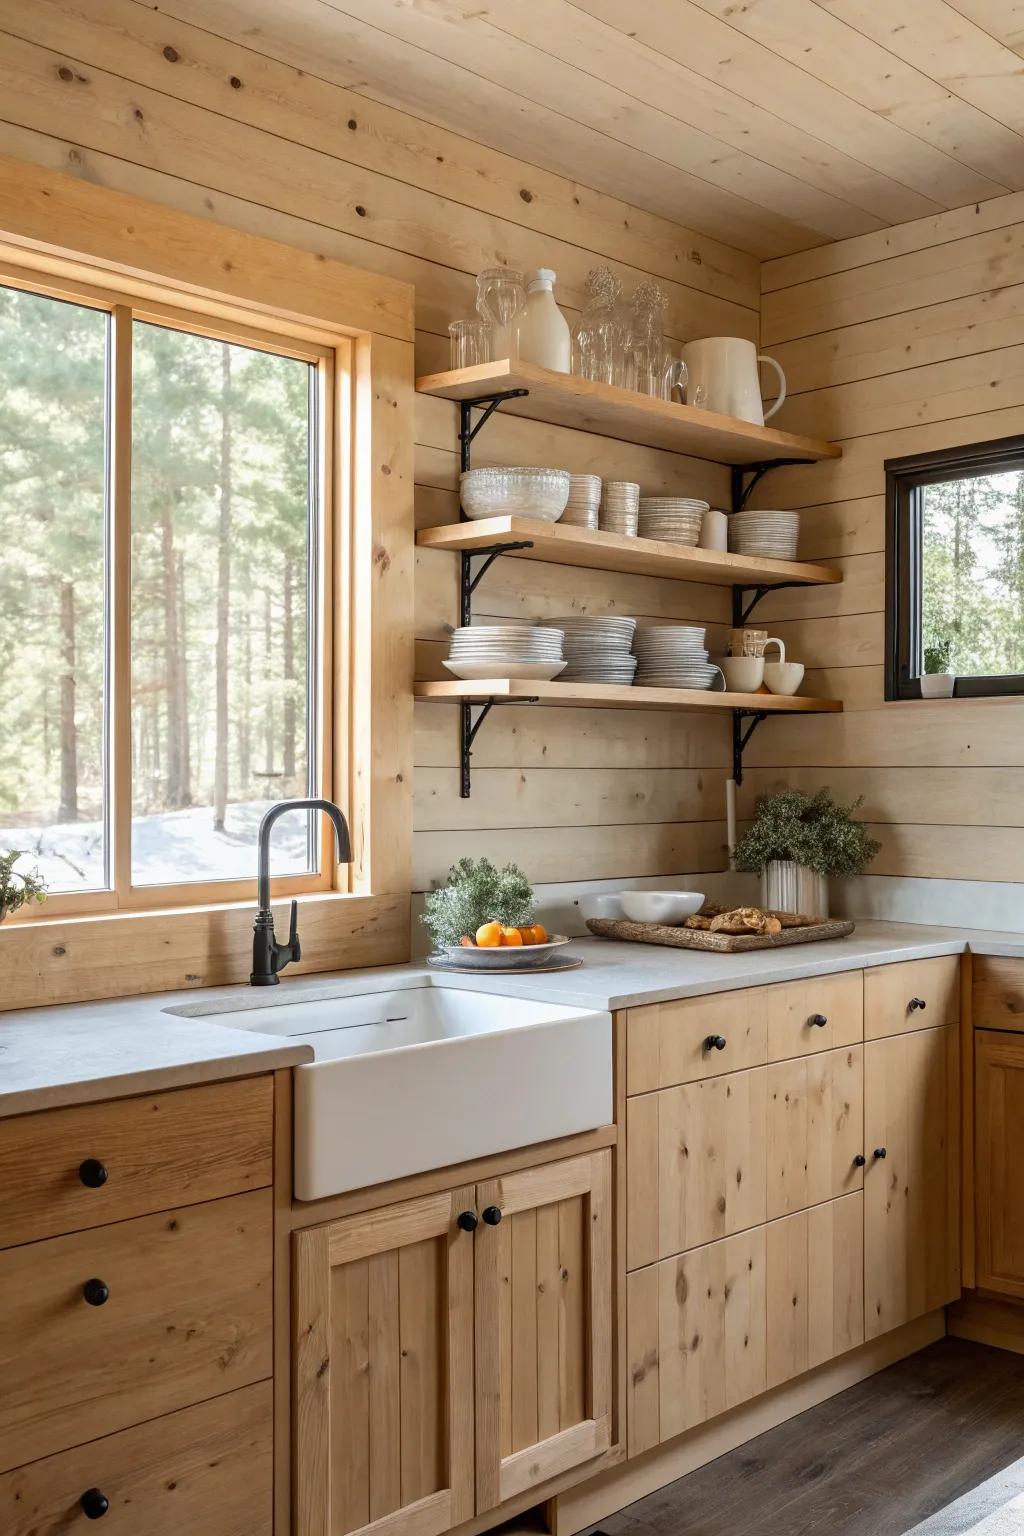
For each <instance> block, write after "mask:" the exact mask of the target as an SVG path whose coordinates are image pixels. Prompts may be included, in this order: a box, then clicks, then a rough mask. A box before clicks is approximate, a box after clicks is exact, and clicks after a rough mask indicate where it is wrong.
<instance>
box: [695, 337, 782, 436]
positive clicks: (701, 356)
mask: <svg viewBox="0 0 1024 1536" xmlns="http://www.w3.org/2000/svg"><path fill="white" fill-rule="evenodd" d="M683 361H684V362H685V363H686V369H687V374H688V379H689V382H688V384H687V388H686V399H687V403H688V404H690V405H693V404H697V403H699V404H700V405H702V406H703V407H704V409H705V410H708V411H716V412H717V413H718V414H719V415H720V416H735V417H737V418H738V420H740V421H749V422H753V424H754V426H756V427H763V426H764V424H765V422H766V421H768V420H769V419H770V418H771V417H772V416H774V415H775V412H776V411H777V410H778V409H779V406H780V405H781V404H782V402H783V401H784V400H785V398H786V375H785V374H784V373H783V371H782V369H781V367H780V366H779V364H778V363H777V362H776V361H775V359H774V357H765V356H763V355H761V354H759V353H758V350H757V347H756V346H755V344H754V343H753V342H752V341H745V340H744V338H743V337H742V336H706V337H705V338H704V340H703V341H688V342H687V344H686V346H685V347H684V348H683ZM758 363H768V364H769V365H770V366H771V367H772V368H774V369H775V372H776V373H777V374H778V376H779V396H778V399H777V400H775V401H773V403H772V404H771V405H770V406H769V407H768V409H767V410H765V408H764V402H763V400H762V399H761V381H760V379H759V378H758V373H757V365H758Z"/></svg>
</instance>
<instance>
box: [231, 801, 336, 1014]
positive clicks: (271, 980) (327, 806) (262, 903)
mask: <svg viewBox="0 0 1024 1536" xmlns="http://www.w3.org/2000/svg"><path fill="white" fill-rule="evenodd" d="M286 811H323V813H324V815H325V816H329V817H330V819H331V822H332V823H333V826H334V841H335V844H336V846H337V850H338V863H339V864H345V863H348V862H350V861H351V858H352V843H351V839H350V838H349V831H348V822H347V821H346V820H345V817H344V816H343V815H342V813H341V811H340V810H339V809H338V807H337V806H336V805H335V804H334V802H333V800H320V799H309V800H279V801H278V803H277V804H276V805H272V806H271V807H270V809H269V810H268V811H266V812H265V813H264V815H263V819H262V821H261V822H260V830H259V838H258V865H257V881H256V887H257V894H256V900H257V907H258V910H257V912H256V920H255V922H254V924H253V945H252V974H251V975H250V977H249V981H250V984H251V985H252V986H254V987H272V986H276V984H277V973H278V971H281V970H283V969H284V967H285V966H286V965H288V964H289V962H290V961H292V960H298V959H300V958H301V955H302V951H301V949H300V947H299V919H298V903H297V902H294V901H293V902H292V912H291V927H290V930H289V934H288V942H287V944H280V943H278V940H277V936H276V934H275V933H274V919H273V916H272V915H271V911H270V834H271V832H272V830H273V827H274V823H275V821H277V819H278V817H279V816H283V815H284V814H285V812H286Z"/></svg>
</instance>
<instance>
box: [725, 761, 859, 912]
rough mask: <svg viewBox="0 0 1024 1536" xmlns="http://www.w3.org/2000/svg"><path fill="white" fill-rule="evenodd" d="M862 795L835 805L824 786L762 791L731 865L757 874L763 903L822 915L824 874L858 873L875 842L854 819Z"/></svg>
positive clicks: (825, 891)
mask: <svg viewBox="0 0 1024 1536" xmlns="http://www.w3.org/2000/svg"><path fill="white" fill-rule="evenodd" d="M862 803H863V801H862V799H860V800H855V801H854V802H853V804H852V805H840V804H839V803H838V802H837V801H836V800H834V799H833V797H832V794H831V792H830V791H829V790H828V789H819V790H818V792H817V794H814V795H808V794H805V793H804V792H803V790H799V789H783V790H779V791H777V792H776V793H774V794H770V795H762V796H761V797H760V799H759V800H758V802H757V808H756V815H755V817H754V821H753V824H752V826H751V827H750V828H749V830H748V831H747V832H746V833H745V834H744V835H743V837H742V838H741V839H740V841H739V843H738V845H737V848H736V867H737V869H744V870H753V871H755V872H756V873H759V874H760V875H761V886H762V901H763V904H764V906H766V907H768V908H770V909H771V910H774V911H778V912H806V913H808V914H809V915H810V916H812V917H827V916H828V910H829V903H828V878H829V876H830V875H835V876H843V875H860V874H863V873H864V870H865V869H866V868H867V866H868V865H869V864H870V862H871V860H872V859H873V858H874V856H875V854H876V853H877V852H878V850H879V848H880V847H881V844H880V843H877V842H875V840H874V838H872V837H869V836H868V834H867V831H866V830H865V828H864V826H863V824H862V823H861V822H859V821H854V819H853V813H854V811H856V810H858V809H859V807H860V806H861V804H862Z"/></svg>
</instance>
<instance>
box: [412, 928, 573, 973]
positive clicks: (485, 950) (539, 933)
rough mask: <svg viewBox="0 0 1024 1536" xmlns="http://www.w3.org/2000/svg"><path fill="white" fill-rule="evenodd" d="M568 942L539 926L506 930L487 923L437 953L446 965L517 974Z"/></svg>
mask: <svg viewBox="0 0 1024 1536" xmlns="http://www.w3.org/2000/svg"><path fill="white" fill-rule="evenodd" d="M570 942H571V940H570V939H568V938H567V937H566V935H565V934H564V933H548V931H547V929H546V928H545V927H544V925H543V923H529V924H525V925H524V926H523V927H520V928H508V927H505V926H504V925H503V924H501V923H496V922H490V923H481V925H480V927H479V928H478V929H477V930H476V932H475V933H467V934H464V935H463V937H462V938H461V939H460V940H459V942H458V944H443V945H442V946H441V950H440V953H441V955H442V956H443V958H444V959H445V960H447V961H448V962H449V964H451V965H462V966H467V967H468V968H470V969H471V970H479V971H519V970H526V969H529V967H530V966H531V965H536V964H538V962H540V963H543V961H544V960H545V959H547V958H548V957H549V956H550V955H553V954H554V953H555V951H556V950H558V949H561V948H562V947H563V946H564V945H566V944H569V943H570Z"/></svg>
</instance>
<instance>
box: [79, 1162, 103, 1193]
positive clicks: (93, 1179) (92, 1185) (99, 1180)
mask: <svg viewBox="0 0 1024 1536" xmlns="http://www.w3.org/2000/svg"><path fill="white" fill-rule="evenodd" d="M78 1177H79V1178H80V1179H81V1181H82V1183H83V1184H84V1185H85V1187H86V1189H101V1188H102V1186H103V1185H104V1184H105V1183H106V1182H107V1170H106V1169H105V1168H104V1166H103V1164H102V1163H101V1162H100V1161H99V1159H98V1158H95V1157H87V1158H86V1160H85V1162H84V1163H82V1164H80V1166H79V1169H78Z"/></svg>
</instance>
